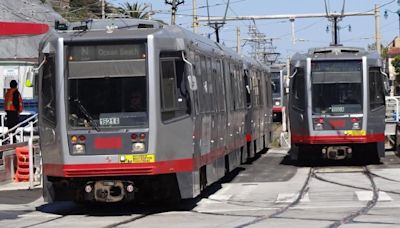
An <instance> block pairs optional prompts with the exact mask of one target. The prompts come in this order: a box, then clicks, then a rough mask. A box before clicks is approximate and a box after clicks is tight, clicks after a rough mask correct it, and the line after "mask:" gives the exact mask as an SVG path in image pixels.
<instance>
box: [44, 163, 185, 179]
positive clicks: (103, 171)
mask: <svg viewBox="0 0 400 228" xmlns="http://www.w3.org/2000/svg"><path fill="white" fill-rule="evenodd" d="M43 169H44V173H45V174H46V175H48V176H59V177H93V176H128V175H155V174H166V173H176V172H191V171H192V170H193V160H192V159H182V160H171V161H160V162H154V163H129V164H124V163H100V164H66V165H63V164H44V165H43Z"/></svg>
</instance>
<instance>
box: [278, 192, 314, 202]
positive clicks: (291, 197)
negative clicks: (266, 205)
mask: <svg viewBox="0 0 400 228" xmlns="http://www.w3.org/2000/svg"><path fill="white" fill-rule="evenodd" d="M298 197H299V193H279V194H278V197H277V198H276V201H275V203H293V202H294V201H295V200H296V199H297V198H298ZM300 202H310V197H309V196H308V193H306V194H304V195H303V197H302V198H301V199H300Z"/></svg>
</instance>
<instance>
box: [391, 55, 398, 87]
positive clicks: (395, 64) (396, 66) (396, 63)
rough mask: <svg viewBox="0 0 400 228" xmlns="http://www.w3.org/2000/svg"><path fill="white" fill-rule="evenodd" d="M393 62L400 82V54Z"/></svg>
mask: <svg viewBox="0 0 400 228" xmlns="http://www.w3.org/2000/svg"><path fill="white" fill-rule="evenodd" d="M391 64H392V65H393V67H394V71H395V72H396V81H397V82H400V55H398V56H396V57H394V59H393V60H392V62H391Z"/></svg>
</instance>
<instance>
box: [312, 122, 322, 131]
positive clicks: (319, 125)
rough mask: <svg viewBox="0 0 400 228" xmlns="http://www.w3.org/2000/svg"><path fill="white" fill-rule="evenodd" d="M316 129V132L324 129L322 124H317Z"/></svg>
mask: <svg viewBox="0 0 400 228" xmlns="http://www.w3.org/2000/svg"><path fill="white" fill-rule="evenodd" d="M314 129H315V130H322V129H323V125H322V124H321V123H316V124H315V125H314Z"/></svg>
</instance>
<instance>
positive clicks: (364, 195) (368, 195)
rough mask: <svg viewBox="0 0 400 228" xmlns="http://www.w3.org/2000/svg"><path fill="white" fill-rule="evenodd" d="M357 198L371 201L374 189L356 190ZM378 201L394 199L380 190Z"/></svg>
mask: <svg viewBox="0 0 400 228" xmlns="http://www.w3.org/2000/svg"><path fill="white" fill-rule="evenodd" d="M355 193H356V195H357V198H358V200H359V201H371V200H372V197H373V192H372V191H356V192H355ZM378 201H393V199H392V198H391V197H390V196H389V195H388V194H387V193H386V192H383V191H379V194H378Z"/></svg>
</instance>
